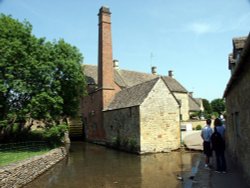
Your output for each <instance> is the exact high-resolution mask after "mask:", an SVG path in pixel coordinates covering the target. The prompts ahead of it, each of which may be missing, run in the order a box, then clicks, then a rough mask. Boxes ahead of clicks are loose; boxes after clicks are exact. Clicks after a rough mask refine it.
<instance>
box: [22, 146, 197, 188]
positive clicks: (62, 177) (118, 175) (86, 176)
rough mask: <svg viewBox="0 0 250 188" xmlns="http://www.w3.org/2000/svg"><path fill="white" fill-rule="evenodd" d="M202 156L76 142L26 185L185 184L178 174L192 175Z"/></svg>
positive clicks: (159, 185) (157, 185)
mask: <svg viewBox="0 0 250 188" xmlns="http://www.w3.org/2000/svg"><path fill="white" fill-rule="evenodd" d="M198 157H199V153H187V152H172V153H164V154H163V153H161V154H150V155H142V156H139V155H134V154H129V153H124V152H119V151H115V150H111V149H108V148H106V147H102V146H98V145H94V144H88V143H73V144H71V147H70V154H69V156H68V157H67V158H66V159H64V160H63V161H61V162H60V163H58V164H57V165H55V166H54V167H53V168H51V169H50V170H48V171H47V172H46V173H44V174H43V175H42V176H40V177H39V178H37V179H36V180H34V181H33V182H31V183H30V184H28V185H27V186H25V187H26V188H31V187H32V188H33V187H46V188H50V187H51V188H52V187H53V188H57V187H60V188H63V187H67V188H68V187H70V188H75V187H76V188H78V187H91V188H92V187H105V188H112V187H124V188H125V187H129V188H131V187H135V188H140V187H142V188H144V187H145V188H147V187H149V188H151V187H154V188H157V187H159V188H161V187H164V188H165V187H170V188H172V187H173V188H175V187H182V182H181V181H179V180H177V178H176V175H177V174H179V175H181V176H184V177H185V176H188V175H189V174H190V173H189V172H190V170H191V167H192V164H194V163H195V161H197V158H198Z"/></svg>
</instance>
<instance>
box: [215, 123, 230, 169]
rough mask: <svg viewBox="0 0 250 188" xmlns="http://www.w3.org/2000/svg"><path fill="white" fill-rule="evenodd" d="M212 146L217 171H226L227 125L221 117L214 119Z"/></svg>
mask: <svg viewBox="0 0 250 188" xmlns="http://www.w3.org/2000/svg"><path fill="white" fill-rule="evenodd" d="M211 142H212V148H213V150H214V151H215V156H216V172H218V173H226V168H227V167H226V159H225V127H224V126H222V122H221V120H220V119H219V118H216V119H215V120H214V133H213V134H212V136H211Z"/></svg>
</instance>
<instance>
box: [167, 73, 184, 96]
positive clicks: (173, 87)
mask: <svg viewBox="0 0 250 188" xmlns="http://www.w3.org/2000/svg"><path fill="white" fill-rule="evenodd" d="M163 80H164V81H165V83H166V84H167V86H168V87H169V89H170V91H174V92H182V93H187V92H188V91H187V90H186V89H185V88H184V87H183V86H182V85H181V84H180V83H179V82H178V81H177V80H175V79H174V78H171V77H169V76H164V77H163Z"/></svg>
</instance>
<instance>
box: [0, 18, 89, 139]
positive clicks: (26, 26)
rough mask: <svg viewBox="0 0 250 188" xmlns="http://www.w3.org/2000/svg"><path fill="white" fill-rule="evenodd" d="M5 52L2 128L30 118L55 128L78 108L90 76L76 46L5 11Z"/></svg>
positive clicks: (1, 40) (0, 46) (0, 68)
mask: <svg viewBox="0 0 250 188" xmlns="http://www.w3.org/2000/svg"><path fill="white" fill-rule="evenodd" d="M0 54H1V55H0V132H5V134H8V133H11V132H12V131H13V127H18V128H15V131H16V130H17V129H19V130H21V129H24V125H25V124H26V125H27V122H28V121H27V120H30V119H31V120H32V119H36V120H41V121H43V122H44V123H45V125H46V126H49V127H52V126H53V125H55V124H56V125H57V124H59V122H60V121H61V120H62V119H65V118H66V117H68V116H73V115H74V114H76V113H77V111H78V105H79V99H80V96H81V95H82V94H83V92H84V86H85V80H84V75H83V71H82V70H81V62H82V59H83V58H82V55H81V54H80V52H79V51H78V50H77V48H76V47H73V46H71V45H70V44H68V43H66V42H65V41H64V40H62V39H61V40H59V41H54V42H52V43H51V42H46V41H45V39H44V38H36V37H35V36H34V35H32V26H31V24H30V23H29V22H27V21H24V22H22V23H21V22H19V21H18V20H15V19H13V18H12V17H10V16H6V15H3V14H1V15H0ZM29 122H30V124H29V125H28V128H30V127H31V126H32V121H29ZM14 125H15V126H14ZM17 125H18V126H17Z"/></svg>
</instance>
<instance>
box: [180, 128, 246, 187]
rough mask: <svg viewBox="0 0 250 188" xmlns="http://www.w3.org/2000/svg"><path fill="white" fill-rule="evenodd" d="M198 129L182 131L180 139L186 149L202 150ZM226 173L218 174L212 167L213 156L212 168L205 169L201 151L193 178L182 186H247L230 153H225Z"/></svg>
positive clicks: (213, 159) (214, 162)
mask: <svg viewBox="0 0 250 188" xmlns="http://www.w3.org/2000/svg"><path fill="white" fill-rule="evenodd" d="M200 133H201V132H200V131H183V132H182V140H183V142H184V144H185V146H186V147H187V148H188V149H192V150H200V151H202V149H203V147H202V142H203V141H202V139H201V136H200ZM226 160H227V166H228V173H227V174H218V173H216V172H215V170H214V168H215V166H216V159H215V157H213V158H212V160H211V164H212V168H211V169H210V170H207V169H205V168H204V161H205V156H204V155H203V153H202V152H201V154H200V159H199V161H197V165H196V167H195V168H194V169H195V170H194V171H195V173H194V174H193V175H194V179H193V180H192V181H190V180H189V181H188V182H187V183H185V184H184V185H185V186H184V188H191V187H192V188H231V187H232V188H234V187H236V188H248V187H250V186H248V185H247V184H246V181H245V179H244V178H243V175H242V173H241V172H240V171H239V169H238V168H237V167H236V166H235V165H234V163H233V162H232V161H231V159H230V155H226Z"/></svg>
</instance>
